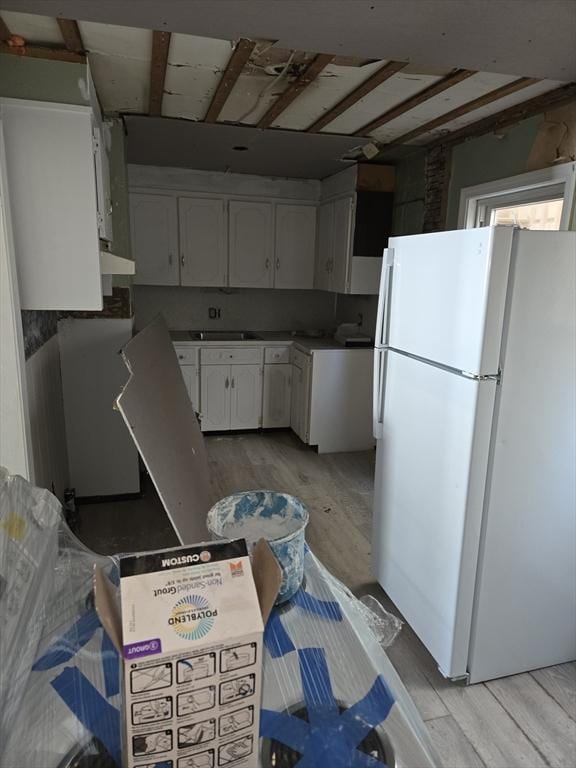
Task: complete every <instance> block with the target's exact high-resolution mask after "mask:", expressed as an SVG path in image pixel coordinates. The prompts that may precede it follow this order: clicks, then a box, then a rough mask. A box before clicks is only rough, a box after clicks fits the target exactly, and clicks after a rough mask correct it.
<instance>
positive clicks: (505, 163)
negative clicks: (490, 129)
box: [446, 115, 544, 229]
mask: <svg viewBox="0 0 576 768" xmlns="http://www.w3.org/2000/svg"><path fill="white" fill-rule="evenodd" d="M543 120H544V115H536V116H535V117H530V118H528V119H527V120H523V121H522V122H521V123H518V124H517V125H515V126H513V127H512V128H511V129H510V130H508V131H507V132H506V134H505V136H503V137H501V138H499V137H498V136H495V135H494V134H491V133H490V134H486V135H485V136H479V137H478V138H476V139H470V140H469V141H465V142H464V143H463V144H457V145H456V146H455V147H454V148H453V150H452V172H451V178H450V186H449V189H448V209H447V216H446V229H456V228H457V226H458V209H459V207H460V191H461V190H462V188H463V187H473V186H475V185H476V184H484V183H485V182H488V181H494V180H495V179H505V178H506V177H508V176H516V175H517V174H519V173H525V172H526V171H527V168H526V165H527V163H528V158H529V156H530V152H531V150H532V146H533V145H534V141H535V140H536V134H537V133H538V128H539V127H540V124H541V123H542V121H543Z"/></svg>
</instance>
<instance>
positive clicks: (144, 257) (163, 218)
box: [130, 193, 180, 285]
mask: <svg viewBox="0 0 576 768" xmlns="http://www.w3.org/2000/svg"><path fill="white" fill-rule="evenodd" d="M130 230H131V233H132V252H133V254H134V258H135V260H136V274H135V276H134V283H135V284H137V285H178V283H179V281H180V278H179V275H180V272H179V265H178V216H177V213H176V199H175V198H174V197H169V196H168V195H141V194H137V193H134V194H131V195H130Z"/></svg>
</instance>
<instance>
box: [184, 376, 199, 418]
mask: <svg viewBox="0 0 576 768" xmlns="http://www.w3.org/2000/svg"><path fill="white" fill-rule="evenodd" d="M180 370H181V371H182V377H183V379H184V384H186V389H187V391H188V397H189V398H190V402H191V403H192V407H193V408H194V410H195V411H196V413H198V411H199V410H200V398H199V392H198V389H199V387H198V368H197V367H196V366H195V365H181V366H180Z"/></svg>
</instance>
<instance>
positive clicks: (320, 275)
mask: <svg viewBox="0 0 576 768" xmlns="http://www.w3.org/2000/svg"><path fill="white" fill-rule="evenodd" d="M333 263H334V203H322V205H321V206H320V207H319V208H318V241H317V248H316V272H315V275H314V288H318V289H320V290H322V291H327V290H329V289H330V269H331V267H332V265H333Z"/></svg>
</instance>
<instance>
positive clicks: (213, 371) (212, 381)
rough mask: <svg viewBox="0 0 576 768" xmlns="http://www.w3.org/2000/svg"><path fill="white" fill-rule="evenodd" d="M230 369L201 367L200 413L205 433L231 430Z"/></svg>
mask: <svg viewBox="0 0 576 768" xmlns="http://www.w3.org/2000/svg"><path fill="white" fill-rule="evenodd" d="M230 367H231V366H229V365H202V366H201V367H200V378H201V381H200V413H201V424H202V431H203V432H212V431H214V430H219V429H230Z"/></svg>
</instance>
